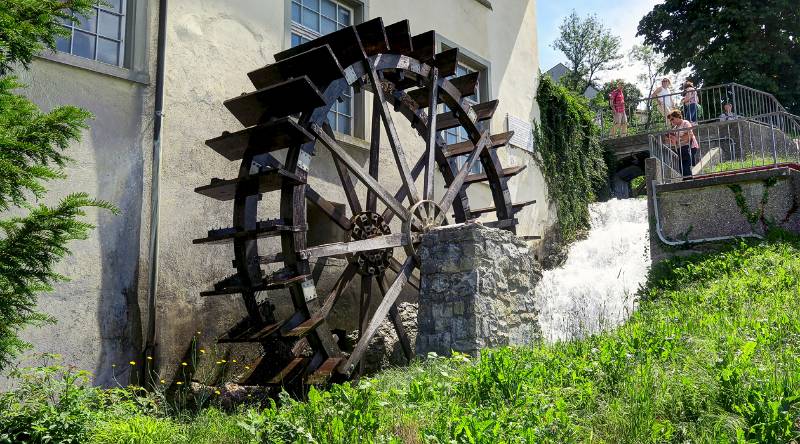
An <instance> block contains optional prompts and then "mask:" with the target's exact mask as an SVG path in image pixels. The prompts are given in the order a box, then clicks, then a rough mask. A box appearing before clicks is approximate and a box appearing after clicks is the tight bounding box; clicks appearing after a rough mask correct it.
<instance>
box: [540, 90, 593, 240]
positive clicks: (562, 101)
mask: <svg viewBox="0 0 800 444" xmlns="http://www.w3.org/2000/svg"><path fill="white" fill-rule="evenodd" d="M536 97H537V101H538V103H539V109H540V111H541V124H538V125H535V126H534V138H535V140H536V147H537V153H538V158H537V163H538V164H539V167H540V170H541V171H542V174H543V175H544V179H545V182H546V183H547V190H548V195H549V197H550V199H551V200H552V201H553V202H555V204H556V208H557V212H558V229H559V234H560V235H561V240H562V241H563V242H565V243H568V242H572V241H574V240H575V239H576V238H577V237H578V235H579V234H580V233H581V232H582V231H583V230H586V229H588V228H589V204H590V203H591V202H594V201H595V200H596V199H597V196H598V195H602V194H605V193H606V192H607V189H608V165H607V162H608V161H607V159H606V157H607V156H606V153H605V151H604V150H603V148H602V147H601V145H600V138H599V129H598V128H597V126H596V125H595V123H594V115H593V114H592V112H591V111H590V109H589V105H588V103H587V101H586V99H584V98H583V97H580V96H576V95H574V94H573V93H571V92H569V91H568V90H567V89H566V88H564V87H562V86H559V85H556V84H555V83H554V82H553V81H552V80H551V79H550V77H548V76H541V78H540V83H539V89H538V92H537V96H536Z"/></svg>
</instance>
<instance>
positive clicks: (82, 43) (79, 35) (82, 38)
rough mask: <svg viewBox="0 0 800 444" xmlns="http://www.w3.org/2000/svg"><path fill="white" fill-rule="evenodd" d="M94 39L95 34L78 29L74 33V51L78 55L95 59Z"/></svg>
mask: <svg viewBox="0 0 800 444" xmlns="http://www.w3.org/2000/svg"><path fill="white" fill-rule="evenodd" d="M94 39H95V37H94V36H93V35H91V34H86V33H85V32H80V31H77V30H76V31H75V34H73V42H72V53H73V54H75V55H76V56H81V57H86V58H90V59H93V58H94Z"/></svg>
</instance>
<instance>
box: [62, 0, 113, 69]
mask: <svg viewBox="0 0 800 444" xmlns="http://www.w3.org/2000/svg"><path fill="white" fill-rule="evenodd" d="M126 3H127V2H126V0H106V2H105V3H103V4H98V5H97V6H95V7H94V14H91V15H90V16H89V17H85V16H82V15H75V18H76V21H75V22H72V21H70V20H62V21H61V22H60V24H61V26H63V27H65V28H67V29H68V30H69V35H68V36H66V37H59V38H58V39H57V40H56V49H57V50H58V51H61V52H65V53H68V54H72V55H76V56H78V57H85V58H87V59H92V60H97V61H98V62H102V63H107V64H109V65H114V66H122V64H123V60H124V56H125V8H126V7H127V5H126Z"/></svg>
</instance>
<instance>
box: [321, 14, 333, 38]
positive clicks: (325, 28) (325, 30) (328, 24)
mask: <svg viewBox="0 0 800 444" xmlns="http://www.w3.org/2000/svg"><path fill="white" fill-rule="evenodd" d="M333 31H336V22H334V21H333V20H330V19H326V18H325V17H323V18H322V29H321V30H320V33H321V34H322V35H325V34H330V33H331V32H333Z"/></svg>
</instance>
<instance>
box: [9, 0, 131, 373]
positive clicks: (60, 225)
mask: <svg viewBox="0 0 800 444" xmlns="http://www.w3.org/2000/svg"><path fill="white" fill-rule="evenodd" d="M94 3H95V1H94V0H63V1H62V0H3V1H2V7H0V212H7V211H9V210H12V209H13V210H14V213H15V215H14V216H6V217H5V218H2V219H0V369H2V368H4V367H6V366H7V365H8V364H9V363H10V362H11V359H12V358H13V357H14V356H16V355H17V354H18V353H20V352H21V351H22V350H24V349H25V348H27V347H29V346H30V345H29V344H26V343H25V342H24V341H22V340H21V339H20V338H19V336H18V333H19V332H20V331H21V330H22V329H23V328H24V327H26V326H28V325H37V324H42V323H46V322H50V321H52V320H51V319H50V318H49V317H48V316H46V315H45V314H43V313H40V312H37V311H36V301H37V294H39V293H41V292H47V291H52V290H53V288H52V285H53V283H55V282H57V281H60V280H63V279H65V277H64V276H61V275H59V274H58V273H56V272H55V271H54V267H55V265H56V264H57V262H58V260H59V259H60V258H62V257H63V256H65V255H67V254H69V249H68V248H67V245H68V243H69V242H70V241H71V240H75V239H84V238H86V237H87V235H88V233H89V231H90V230H91V228H93V227H92V226H91V225H90V224H88V223H86V222H84V221H82V220H81V216H83V215H84V211H85V210H86V208H87V207H102V208H107V209H110V210H112V211H115V210H114V208H113V207H112V206H111V205H110V204H108V203H107V202H102V201H97V200H94V199H91V198H89V196H88V195H86V194H85V193H75V194H70V195H69V196H67V197H65V198H64V199H62V200H61V202H60V203H58V204H57V205H56V206H53V207H49V206H46V205H43V204H41V203H29V202H27V201H28V200H30V199H34V200H38V199H40V198H42V197H44V195H45V194H46V191H47V189H46V187H45V183H46V182H48V181H51V180H54V179H62V178H64V177H65V176H64V171H63V170H64V167H65V166H66V165H67V164H68V163H69V162H70V158H69V157H67V156H66V154H65V151H66V150H67V148H68V147H69V144H70V143H71V142H74V141H77V140H78V139H79V138H80V135H81V131H82V130H83V129H85V128H86V120H87V119H88V118H89V117H90V115H89V113H88V112H86V111H84V110H81V109H79V108H76V107H73V106H62V107H58V108H55V109H53V110H52V111H50V112H47V113H43V112H41V111H40V110H39V108H38V107H37V106H36V105H34V104H33V103H32V102H31V101H30V100H28V99H27V98H25V97H23V96H21V95H19V94H17V93H16V91H18V90H19V89H20V88H23V85H21V84H20V83H19V82H18V81H17V79H16V78H15V77H13V76H10V75H8V74H9V73H10V72H11V71H12V69H13V68H14V67H18V66H21V67H22V68H23V69H27V67H28V65H29V64H30V62H31V60H32V59H33V57H34V55H35V54H37V53H38V52H39V51H41V50H43V49H45V48H51V49H53V48H54V45H55V37H56V36H57V35H58V34H60V33H63V32H65V31H66V28H63V27H61V26H58V25H57V24H56V19H58V18H61V19H72V17H73V14H74V13H77V14H88V13H89V12H90V11H91V9H92V8H91V7H92V5H93V4H94Z"/></svg>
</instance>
